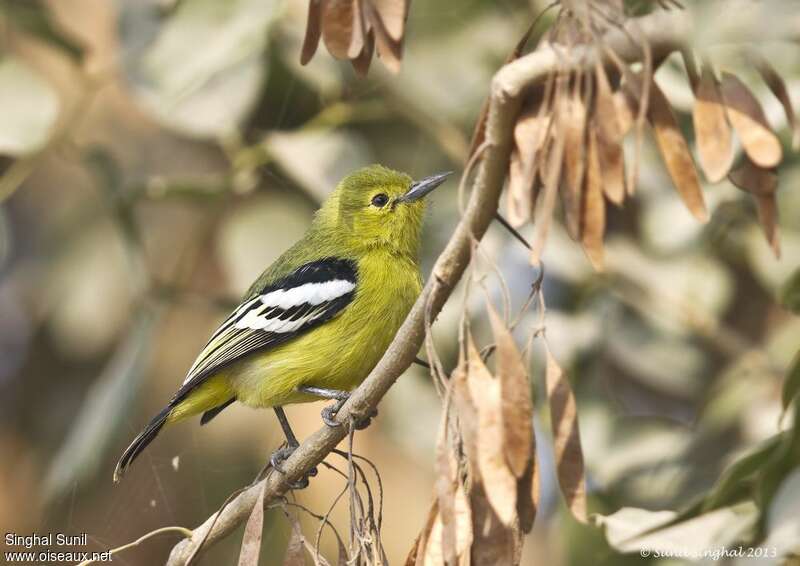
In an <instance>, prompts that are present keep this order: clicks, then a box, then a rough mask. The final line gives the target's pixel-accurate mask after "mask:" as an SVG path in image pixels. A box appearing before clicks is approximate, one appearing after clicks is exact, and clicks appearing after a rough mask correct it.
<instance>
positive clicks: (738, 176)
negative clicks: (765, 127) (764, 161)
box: [730, 160, 781, 257]
mask: <svg viewBox="0 0 800 566" xmlns="http://www.w3.org/2000/svg"><path fill="white" fill-rule="evenodd" d="M730 180H731V182H732V183H733V184H734V185H736V186H737V187H739V188H740V189H742V190H744V191H747V192H748V193H750V194H751V195H753V198H754V199H755V201H756V209H757V211H758V221H759V222H760V224H761V227H762V228H763V230H764V235H765V236H766V238H767V242H769V245H770V247H771V248H772V251H773V253H774V254H775V257H780V256H781V245H780V235H779V232H778V207H777V202H776V198H775V191H776V190H777V188H778V175H777V174H776V173H775V171H773V170H770V169H762V168H760V167H758V166H756V165H755V164H754V163H752V162H751V161H749V160H746V161H745V163H744V164H743V165H742V166H741V167H739V168H737V169H736V170H735V171H733V172H732V173H731V174H730Z"/></svg>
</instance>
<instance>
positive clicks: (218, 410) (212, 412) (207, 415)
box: [200, 397, 236, 426]
mask: <svg viewBox="0 0 800 566" xmlns="http://www.w3.org/2000/svg"><path fill="white" fill-rule="evenodd" d="M234 401H236V397H231V398H230V399H228V400H227V401H225V402H224V403H223V404H222V405H217V406H216V407H214V408H213V409H209V410H208V411H206V412H205V413H203V416H202V417H200V425H201V426H202V425H204V424H206V423H208V422H209V421H210V420H211V419H213V418H214V417H216V416H217V415H218V414H220V413H221V412H222V411H223V410H224V409H225V408H226V407H227V406H228V405H230V404H231V403H233V402H234Z"/></svg>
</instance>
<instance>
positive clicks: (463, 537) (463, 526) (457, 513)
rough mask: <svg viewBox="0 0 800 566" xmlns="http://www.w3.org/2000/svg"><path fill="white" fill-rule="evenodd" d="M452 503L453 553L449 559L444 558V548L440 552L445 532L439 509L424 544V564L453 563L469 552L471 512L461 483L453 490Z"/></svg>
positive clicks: (427, 565) (428, 565) (430, 565)
mask: <svg viewBox="0 0 800 566" xmlns="http://www.w3.org/2000/svg"><path fill="white" fill-rule="evenodd" d="M453 503H454V505H453V524H452V525H451V527H452V530H453V533H454V535H455V546H454V548H453V554H452V556H451V558H450V559H449V560H445V557H446V556H447V554H446V552H447V551H446V550H445V554H442V552H443V549H445V543H444V540H443V535H444V533H445V524H446V523H445V520H444V518H443V516H442V514H441V509H440V510H439V511H440V512H439V514H438V515H436V517H435V519H434V522H433V525H432V527H431V531H430V536H429V537H428V540H427V544H426V546H425V554H424V562H423V564H424V565H425V566H439V565H442V566H444V564H455V563H456V561H457V560H458V557H460V556H464V555H465V554H467V553H469V549H470V546H471V545H472V513H471V511H470V507H469V502H468V501H467V496H466V494H465V493H464V488H463V487H462V486H461V485H459V486H458V487H456V488H455V490H454V500H453Z"/></svg>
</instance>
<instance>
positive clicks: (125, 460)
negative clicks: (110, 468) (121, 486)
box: [114, 403, 172, 483]
mask: <svg viewBox="0 0 800 566" xmlns="http://www.w3.org/2000/svg"><path fill="white" fill-rule="evenodd" d="M170 411H172V403H170V404H169V405H168V406H167V407H166V408H165V409H164V410H163V411H161V412H160V413H158V414H157V415H156V416H155V417H153V420H151V421H150V423H149V424H148V425H147V426H146V427H145V428H144V430H143V431H142V432H140V433H139V436H137V437H136V438H134V439H133V442H131V445H130V446H128V447H127V448H126V449H125V452H123V453H122V457H120V459H119V462H117V467H116V468H115V469H114V482H115V483H116V482H118V481H119V480H120V479H122V476H123V475H125V472H126V471H127V470H128V467H129V466H130V465H131V463H133V461H134V460H135V459H136V457H137V456H138V455H139V453H140V452H141V451H142V450H144V449H145V448H146V447H147V445H148V444H150V443H151V442H152V441H153V439H154V438H155V437H156V436H157V435H158V433H159V431H160V430H161V427H163V426H164V423H165V422H167V417H168V416H169V413H170Z"/></svg>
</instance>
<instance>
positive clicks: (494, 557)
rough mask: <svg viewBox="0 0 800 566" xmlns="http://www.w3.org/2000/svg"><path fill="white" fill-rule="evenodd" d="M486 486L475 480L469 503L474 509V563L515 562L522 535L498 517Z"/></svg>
mask: <svg viewBox="0 0 800 566" xmlns="http://www.w3.org/2000/svg"><path fill="white" fill-rule="evenodd" d="M484 488H485V486H484V485H482V484H480V483H473V484H472V488H471V489H470V492H469V506H470V509H471V510H472V533H473V542H472V548H471V556H470V558H471V563H472V564H475V565H476V566H477V565H483V564H486V565H488V564H491V565H494V564H515V562H514V555H515V552H514V550H515V548H516V546H517V539H518V538H519V537H518V534H517V533H515V529H512V528H508V527H506V526H505V525H503V523H502V522H501V521H500V520H499V519H498V517H497V514H495V512H494V510H493V508H492V506H491V505H490V503H489V500H488V498H487V496H486V491H485V489H484Z"/></svg>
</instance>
